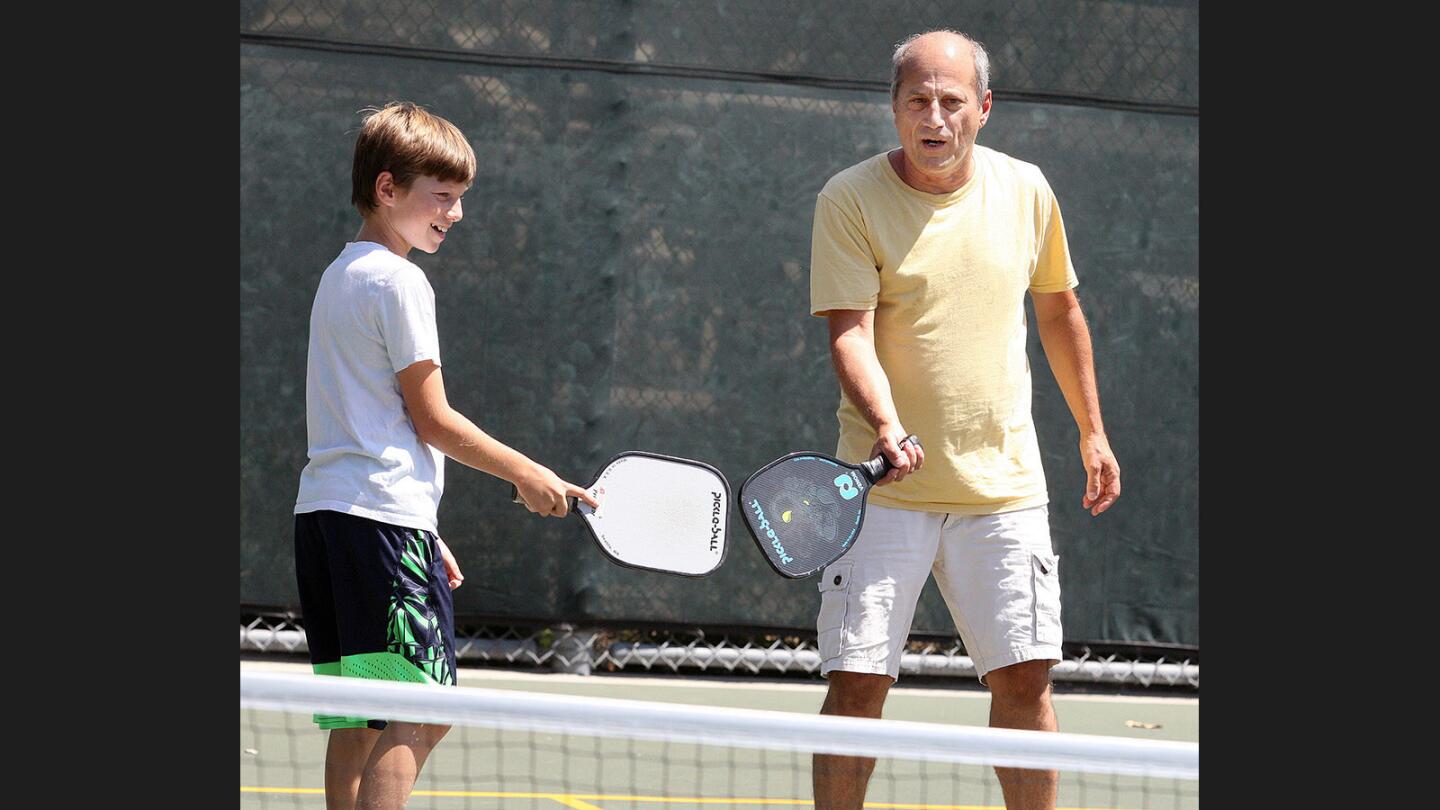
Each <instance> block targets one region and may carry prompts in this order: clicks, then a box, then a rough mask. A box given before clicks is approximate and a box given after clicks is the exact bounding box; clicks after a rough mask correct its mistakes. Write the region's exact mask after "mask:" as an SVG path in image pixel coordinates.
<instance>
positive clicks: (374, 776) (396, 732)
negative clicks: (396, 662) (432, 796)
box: [327, 722, 450, 810]
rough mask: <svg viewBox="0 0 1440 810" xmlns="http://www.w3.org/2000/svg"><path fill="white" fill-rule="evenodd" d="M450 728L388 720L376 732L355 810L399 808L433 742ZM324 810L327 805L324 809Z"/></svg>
mask: <svg viewBox="0 0 1440 810" xmlns="http://www.w3.org/2000/svg"><path fill="white" fill-rule="evenodd" d="M449 730H450V727H449V726H441V725H435V724H433V723H397V722H391V723H390V724H388V725H387V726H386V727H385V730H384V731H383V732H381V733H380V735H379V739H378V740H377V741H376V743H375V747H374V748H373V749H372V750H371V751H370V758H369V760H368V761H367V762H366V763H365V773H364V777H363V778H362V779H361V780H360V792H359V794H358V795H357V797H356V801H355V808H356V810H399V808H402V807H404V806H405V802H406V801H407V800H409V798H410V791H411V790H413V789H414V787H415V779H416V778H417V777H419V776H420V769H421V768H423V767H425V760H426V759H428V758H429V757H430V752H431V751H432V750H433V749H434V748H435V745H436V743H438V742H440V739H441V738H442V737H444V736H445V733H446V732H448V731H449ZM327 810H328V808H327Z"/></svg>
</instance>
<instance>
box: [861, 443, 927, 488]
mask: <svg viewBox="0 0 1440 810" xmlns="http://www.w3.org/2000/svg"><path fill="white" fill-rule="evenodd" d="M906 442H913V443H914V444H915V446H916V447H919V446H920V440H919V439H918V438H916V436H915V434H914V433H911V434H910V435H909V436H906V437H905V438H903V439H901V440H900V444H901V445H904V444H905V443H906ZM894 466H895V465H894V464H891V463H890V459H888V458H885V454H884V453H880V454H878V455H876V456H875V457H874V458H872V459H870V460H869V461H862V462H860V471H861V472H862V473H864V474H865V478H867V479H868V480H869V481H870V483H872V484H873V483H875V482H876V481H879V480H880V479H881V478H884V477H885V473H888V472H890V470H891V469H892V468H893V467H894Z"/></svg>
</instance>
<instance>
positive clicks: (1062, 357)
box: [1030, 290, 1120, 516]
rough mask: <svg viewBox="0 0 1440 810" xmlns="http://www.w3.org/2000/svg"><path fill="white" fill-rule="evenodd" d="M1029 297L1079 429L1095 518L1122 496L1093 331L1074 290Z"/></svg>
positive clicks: (1085, 502) (1087, 497)
mask: <svg viewBox="0 0 1440 810" xmlns="http://www.w3.org/2000/svg"><path fill="white" fill-rule="evenodd" d="M1030 297H1031V299H1032V300H1034V302H1035V328H1036V330H1037V331H1038V332H1039V333H1040V344H1041V345H1042V346H1044V347H1045V358H1046V359H1047V360H1048V361H1049V362H1050V371H1051V372H1052V373H1053V374H1054V375H1055V382H1057V383H1059V385H1060V391H1061V392H1062V393H1064V395H1065V403H1066V404H1067V405H1069V406H1070V414H1071V415H1072V416H1074V417H1075V426H1076V427H1078V428H1079V429H1080V460H1081V462H1082V463H1083V464H1084V465H1085V497H1084V499H1082V501H1081V503H1082V504H1083V505H1084V507H1085V508H1086V509H1089V510H1090V514H1091V515H1092V516H1093V515H1099V514H1100V513H1101V512H1104V511H1105V510H1106V509H1109V508H1110V505H1111V504H1113V503H1115V499H1116V498H1119V497H1120V465H1119V463H1117V462H1116V461H1115V454H1114V453H1113V452H1111V450H1110V440H1109V439H1108V438H1106V436H1105V423H1104V422H1103V421H1102V420H1101V418H1100V394H1099V393H1098V391H1097V390H1096V387H1095V360H1094V355H1093V353H1092V352H1091V348H1090V330H1089V328H1088V327H1086V326H1085V315H1084V314H1083V313H1081V311H1080V301H1079V299H1077V298H1076V297H1075V291H1074V290H1065V291H1064V292H1058V293H1037V292H1032V293H1030Z"/></svg>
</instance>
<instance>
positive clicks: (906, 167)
mask: <svg viewBox="0 0 1440 810" xmlns="http://www.w3.org/2000/svg"><path fill="white" fill-rule="evenodd" d="M886 157H887V158H889V159H890V167H891V168H893V169H894V170H895V174H896V175H898V176H899V177H900V180H901V182H903V183H904V184H905V185H907V186H909V187H911V188H913V189H915V190H916V191H923V192H925V193H926V194H949V193H950V192H952V191H956V190H957V189H959V188H960V187H961V186H963V185H965V184H966V183H968V182H970V178H971V177H972V176H974V174H975V150H974V148H973V147H972V148H971V150H970V151H969V152H967V153H966V154H965V160H964V161H963V162H962V163H961V165H960V167H959V168H958V169H957V170H956V172H955V173H954V174H948V175H943V176H941V177H938V178H937V177H933V176H929V175H923V174H921V173H920V172H918V171H916V170H915V169H914V168H913V167H912V166H911V165H910V162H909V161H907V160H906V159H905V150H904V149H893V150H891V151H890V152H889V153H888V154H887V155H886Z"/></svg>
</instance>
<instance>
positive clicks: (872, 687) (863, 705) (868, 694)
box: [820, 671, 892, 717]
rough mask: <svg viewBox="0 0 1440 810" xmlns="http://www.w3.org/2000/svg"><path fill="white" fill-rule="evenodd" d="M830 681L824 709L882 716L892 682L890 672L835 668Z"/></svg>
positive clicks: (862, 715)
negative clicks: (838, 669) (836, 669)
mask: <svg viewBox="0 0 1440 810" xmlns="http://www.w3.org/2000/svg"><path fill="white" fill-rule="evenodd" d="M829 681H830V687H829V689H828V691H826V693H825V705H824V706H822V707H821V708H820V713H821V714H838V715H844V716H846V717H879V716H880V710H881V709H883V708H884V707H885V696H886V695H887V694H889V692H890V684H891V683H892V681H891V680H890V676H889V675H873V674H870V673H867V672H839V671H836V672H831V673H830V675H829Z"/></svg>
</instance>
